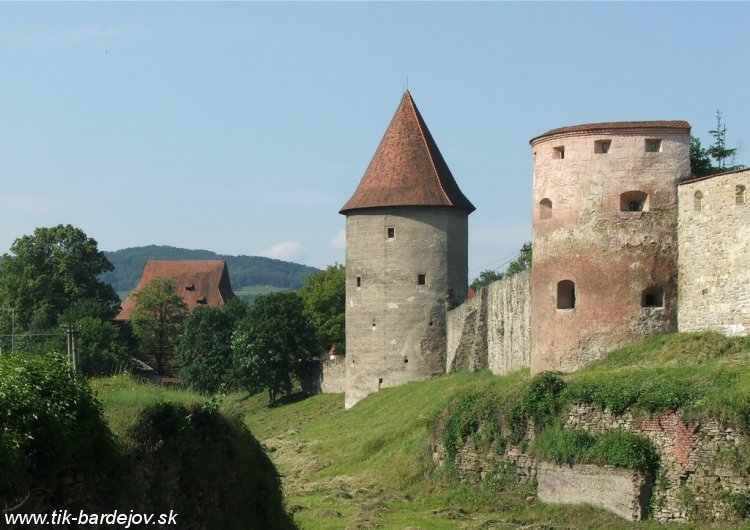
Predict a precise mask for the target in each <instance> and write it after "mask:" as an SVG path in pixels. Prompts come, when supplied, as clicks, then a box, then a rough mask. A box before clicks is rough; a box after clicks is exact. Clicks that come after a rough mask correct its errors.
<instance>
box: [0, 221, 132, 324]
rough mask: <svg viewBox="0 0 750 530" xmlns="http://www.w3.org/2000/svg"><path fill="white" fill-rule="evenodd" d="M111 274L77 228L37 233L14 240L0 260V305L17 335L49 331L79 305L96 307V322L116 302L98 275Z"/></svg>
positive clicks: (100, 254)
mask: <svg viewBox="0 0 750 530" xmlns="http://www.w3.org/2000/svg"><path fill="white" fill-rule="evenodd" d="M112 269H113V266H112V264H111V263H110V262H109V260H108V259H107V258H106V256H105V255H104V253H103V252H101V251H99V249H98V248H97V243H96V240H94V239H92V238H90V237H88V236H87V235H86V234H85V233H84V232H83V231H82V230H81V229H80V228H75V227H73V226H71V225H62V224H61V225H57V226H54V227H52V228H37V229H36V230H34V234H33V235H30V236H28V235H27V236H23V237H20V238H18V239H16V240H15V241H14V242H13V244H12V245H11V247H10V254H5V255H4V256H3V260H2V270H0V299H2V303H3V306H5V307H8V308H14V309H15V318H16V326H17V328H18V329H35V330H38V329H47V328H49V327H52V326H54V325H55V324H57V319H58V317H59V316H60V314H61V313H62V312H63V311H65V310H66V309H67V308H68V307H70V306H71V305H72V304H73V303H75V302H76V301H79V300H83V299H89V300H92V301H95V302H97V303H100V304H101V308H102V311H103V315H102V316H103V317H104V316H111V315H114V314H115V312H116V310H117V307H118V306H119V304H120V299H119V298H118V296H117V294H116V293H115V291H114V290H113V289H112V287H111V286H109V285H107V284H106V283H104V282H102V281H101V280H100V279H99V275H100V274H102V273H104V272H107V271H111V270H112Z"/></svg>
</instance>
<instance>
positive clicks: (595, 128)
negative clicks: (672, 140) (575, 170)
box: [529, 120, 690, 144]
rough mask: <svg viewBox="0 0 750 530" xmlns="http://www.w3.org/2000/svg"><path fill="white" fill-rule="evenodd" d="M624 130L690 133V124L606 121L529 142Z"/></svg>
mask: <svg viewBox="0 0 750 530" xmlns="http://www.w3.org/2000/svg"><path fill="white" fill-rule="evenodd" d="M623 129H677V130H681V131H684V132H687V133H689V132H690V124H689V123H688V122H686V121H682V120H662V121H605V122H601V123H585V124H583V125H573V126H571V127H560V128H559V129H552V130H551V131H547V132H546V133H544V134H540V135H539V136H537V137H535V138H532V139H531V140H529V143H530V144H533V143H534V142H536V141H537V140H539V139H540V138H544V137H545V136H554V135H556V134H567V133H606V132H608V131H621V130H623Z"/></svg>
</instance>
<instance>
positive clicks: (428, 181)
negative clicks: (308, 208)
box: [339, 91, 475, 214]
mask: <svg viewBox="0 0 750 530" xmlns="http://www.w3.org/2000/svg"><path fill="white" fill-rule="evenodd" d="M382 206H449V207H454V208H460V209H462V210H466V212H467V213H471V212H473V211H474V210H475V208H474V205H473V204H471V202H469V199H467V198H466V197H465V196H464V194H463V193H461V190H460V189H459V188H458V184H456V181H455V179H454V178H453V175H452V174H451V171H450V169H448V164H446V163H445V160H444V159H443V155H441V154H440V150H439V149H438V147H437V145H436V144H435V140H433V139H432V135H431V134H430V131H429V130H428V129H427V125H425V122H424V120H423V119H422V116H421V114H420V113H419V110H417V106H416V105H415V104H414V100H413V99H412V97H411V94H410V93H409V91H406V93H404V97H403V98H402V99H401V104H400V105H399V106H398V109H397V110H396V114H395V115H394V116H393V119H392V120H391V124H390V125H389V126H388V130H386V132H385V135H384V136H383V139H382V140H381V141H380V145H379V146H378V150H377V151H376V152H375V156H373V157H372V161H371V162H370V165H369V166H368V168H367V171H365V175H364V177H362V180H361V182H360V183H359V186H358V187H357V190H356V191H355V192H354V195H352V197H351V199H349V201H348V202H347V203H346V204H345V205H344V207H343V208H341V211H340V212H339V213H342V214H346V213H348V212H350V211H352V210H357V209H360V208H377V207H382Z"/></svg>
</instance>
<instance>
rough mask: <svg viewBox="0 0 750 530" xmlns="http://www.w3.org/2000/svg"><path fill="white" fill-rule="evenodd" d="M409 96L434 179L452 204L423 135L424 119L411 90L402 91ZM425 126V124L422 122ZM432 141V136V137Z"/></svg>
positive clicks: (451, 203)
mask: <svg viewBox="0 0 750 530" xmlns="http://www.w3.org/2000/svg"><path fill="white" fill-rule="evenodd" d="M406 96H409V102H410V103H411V110H412V112H413V113H414V117H415V118H416V119H417V125H419V135H420V136H421V137H422V142H423V143H424V146H425V148H426V149H427V153H428V154H429V155H430V156H429V157H428V158H429V159H430V165H431V166H432V171H433V172H434V173H435V180H437V183H438V186H440V191H441V192H443V197H445V199H446V200H447V201H448V203H449V204H450V205H451V206H453V200H452V199H451V198H450V196H448V193H447V192H446V191H445V186H443V182H442V181H441V180H440V174H439V173H438V169H437V166H436V165H435V157H434V155H433V153H432V149H430V144H429V143H428V142H427V138H426V136H425V132H424V129H423V128H422V124H423V123H424V119H422V115H421V114H420V113H419V110H418V109H417V104H416V103H415V102H414V98H412V97H411V92H409V91H408V90H407V91H406V93H404V97H406ZM424 125H425V127H426V126H427V124H424ZM433 141H434V138H433Z"/></svg>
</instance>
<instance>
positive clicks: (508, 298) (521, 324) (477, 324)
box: [446, 271, 531, 375]
mask: <svg viewBox="0 0 750 530" xmlns="http://www.w3.org/2000/svg"><path fill="white" fill-rule="evenodd" d="M530 299H531V274H530V272H529V271H525V272H522V273H519V274H515V275H513V276H510V277H508V278H504V279H502V280H499V281H496V282H493V283H491V284H490V285H488V286H487V287H484V288H482V289H480V290H479V292H478V293H477V296H476V297H475V298H473V299H472V300H467V301H466V302H464V303H463V304H462V305H460V306H458V307H457V308H455V309H453V310H451V311H449V312H448V318H447V327H448V329H447V344H448V347H447V358H446V372H448V373H450V372H455V371H458V370H469V371H476V370H482V369H485V368H489V369H490V370H491V371H492V373H494V374H496V375H503V374H507V373H510V372H514V371H516V370H520V369H521V368H528V366H529V363H530V359H529V353H530V351H531V348H530V338H529V317H530V314H529V311H530Z"/></svg>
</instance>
